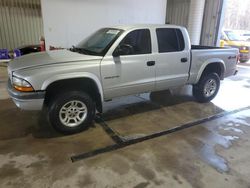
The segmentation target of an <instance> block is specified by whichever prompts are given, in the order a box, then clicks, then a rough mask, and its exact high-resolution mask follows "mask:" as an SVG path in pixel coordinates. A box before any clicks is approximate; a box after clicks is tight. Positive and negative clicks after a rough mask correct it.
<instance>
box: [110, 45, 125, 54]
mask: <svg viewBox="0 0 250 188" xmlns="http://www.w3.org/2000/svg"><path fill="white" fill-rule="evenodd" d="M122 53H123V52H122V49H121V48H120V46H118V47H117V48H116V49H115V51H114V52H113V54H112V55H113V56H114V57H119V56H120V55H121V54H122Z"/></svg>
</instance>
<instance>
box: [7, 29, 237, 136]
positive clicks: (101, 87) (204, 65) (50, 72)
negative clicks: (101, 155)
mask: <svg viewBox="0 0 250 188" xmlns="http://www.w3.org/2000/svg"><path fill="white" fill-rule="evenodd" d="M238 53H239V52H238V49H229V48H217V47H206V46H191V44H190V39H189V36H188V32H187V30H186V29H185V28H184V27H179V26H174V25H127V26H117V27H112V28H103V29H100V30H98V31H97V32H96V33H94V34H93V35H91V36H90V37H88V38H87V39H86V40H84V41H82V42H80V43H79V44H78V45H77V46H75V47H72V48H71V49H68V50H58V51H49V52H41V53H36V54H30V55H26V56H23V57H20V58H17V59H15V60H13V61H12V62H10V63H9V66H8V74H9V83H8V91H9V94H10V96H11V97H12V99H13V101H14V102H15V104H16V105H17V106H18V107H20V108H21V109H25V110H41V109H42V108H43V107H44V106H46V107H48V116H49V120H50V123H51V124H52V126H53V127H54V128H55V129H56V130H58V131H60V132H63V133H66V134H71V133H76V132H79V131H82V130H84V129H86V128H87V127H88V125H89V124H90V122H91V121H92V120H93V118H94V116H95V113H96V111H99V112H100V113H101V112H102V104H103V101H108V100H111V99H113V98H115V97H120V96H126V95H132V94H139V93H144V92H152V91H159V90H166V89H169V88H172V87H177V86H182V85H185V84H191V85H193V95H194V96H195V98H196V99H197V101H199V102H208V101H210V100H212V99H213V98H214V97H215V96H216V94H217V92H218V90H219V87H220V80H223V79H224V78H225V77H228V76H231V75H234V74H236V64H237V59H238Z"/></svg>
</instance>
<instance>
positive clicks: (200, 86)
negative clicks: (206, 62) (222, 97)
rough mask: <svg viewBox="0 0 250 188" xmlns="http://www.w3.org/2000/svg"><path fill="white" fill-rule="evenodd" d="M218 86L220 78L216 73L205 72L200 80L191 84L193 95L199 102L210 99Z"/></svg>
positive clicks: (214, 94) (216, 91)
mask: <svg viewBox="0 0 250 188" xmlns="http://www.w3.org/2000/svg"><path fill="white" fill-rule="evenodd" d="M219 88H220V78H219V76H218V74H216V73H209V74H205V75H203V76H202V77H201V79H200V81H199V82H198V83H197V84H196V85H194V86H193V95H194V97H195V98H196V99H197V100H198V101H199V102H201V103H205V102H209V101H211V100H212V99H213V98H214V97H215V96H216V95H217V93H218V91H219Z"/></svg>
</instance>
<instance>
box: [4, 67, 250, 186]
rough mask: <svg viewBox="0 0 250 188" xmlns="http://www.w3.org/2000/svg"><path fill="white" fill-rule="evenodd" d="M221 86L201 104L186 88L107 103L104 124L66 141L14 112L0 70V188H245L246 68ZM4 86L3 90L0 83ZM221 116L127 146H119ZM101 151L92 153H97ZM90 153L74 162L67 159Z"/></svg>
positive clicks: (248, 152) (248, 144) (40, 121)
mask: <svg viewBox="0 0 250 188" xmlns="http://www.w3.org/2000/svg"><path fill="white" fill-rule="evenodd" d="M239 71H240V73H239V75H237V76H235V77H231V78H228V79H226V80H225V81H223V82H222V86H221V90H220V92H219V94H218V96H217V97H216V98H215V99H214V100H213V101H212V102H210V103H207V104H199V103H197V102H195V100H194V98H193V97H192V95H191V87H190V86H185V87H183V88H178V89H174V90H171V91H163V92H156V93H151V94H142V95H137V96H129V97H123V98H120V99H115V100H113V101H111V102H109V103H105V107H104V110H105V112H104V114H103V115H102V116H101V118H102V120H103V121H104V123H105V125H106V126H107V127H106V128H105V126H103V122H100V121H96V122H95V123H93V125H92V126H91V127H90V128H89V129H88V130H87V131H85V132H83V133H79V134H76V135H71V136H64V135H61V134H58V133H57V132H55V131H54V130H53V129H52V128H51V127H50V125H49V123H48V122H47V119H46V116H45V114H43V113H39V112H25V111H20V110H19V109H17V108H16V107H15V105H14V104H13V103H12V101H11V100H10V99H9V98H8V95H6V89H5V86H4V85H5V82H6V81H7V79H6V69H5V68H3V67H0V187H136V188H143V187H209V188H210V187H239V188H240V187H250V179H249V177H250V170H249V166H250V160H249V158H250V140H249V138H250V109H247V108H246V109H244V110H242V111H239V112H237V113H236V111H235V113H231V114H226V113H225V112H227V111H232V110H235V109H242V108H244V107H248V106H250V98H249V96H250V67H248V66H245V65H240V67H239ZM1 84H2V85H1ZM223 113H225V115H223V116H221V117H218V118H215V119H213V120H208V121H204V122H203V123H201V124H197V125H195V126H192V127H189V128H186V129H181V130H178V131H173V132H171V133H169V134H165V135H161V136H159V137H154V138H152V139H147V140H145V141H142V142H138V143H135V144H130V145H126V147H114V149H111V150H105V149H106V148H109V147H110V146H113V145H115V146H116V145H118V146H119V143H117V141H116V140H115V139H114V138H113V137H112V135H111V134H110V132H108V130H107V128H108V129H110V130H111V131H113V133H114V134H115V135H116V136H118V138H121V139H124V140H125V141H129V140H134V139H138V138H143V137H145V136H147V135H152V134H154V133H159V132H162V131H166V130H171V129H173V128H176V127H178V126H180V125H186V124H188V123H192V122H197V121H199V120H202V119H204V118H207V117H214V116H216V115H218V114H223ZM98 149H103V152H100V153H99V154H96V155H95V151H97V150H98ZM84 153H91V155H90V157H89V158H87V159H83V160H80V161H77V162H74V163H72V161H71V157H72V156H77V155H78V154H84Z"/></svg>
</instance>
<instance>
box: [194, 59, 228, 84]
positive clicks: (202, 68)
mask: <svg viewBox="0 0 250 188" xmlns="http://www.w3.org/2000/svg"><path fill="white" fill-rule="evenodd" d="M212 63H219V64H220V66H221V68H222V74H221V79H224V72H225V69H226V65H225V62H224V61H223V60H222V59H219V58H212V59H208V60H206V61H205V62H204V63H203V64H202V66H201V68H200V70H199V72H198V75H197V78H196V82H195V83H198V82H199V80H200V78H201V75H202V73H203V72H204V70H205V68H206V67H207V66H208V65H210V64H212Z"/></svg>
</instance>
